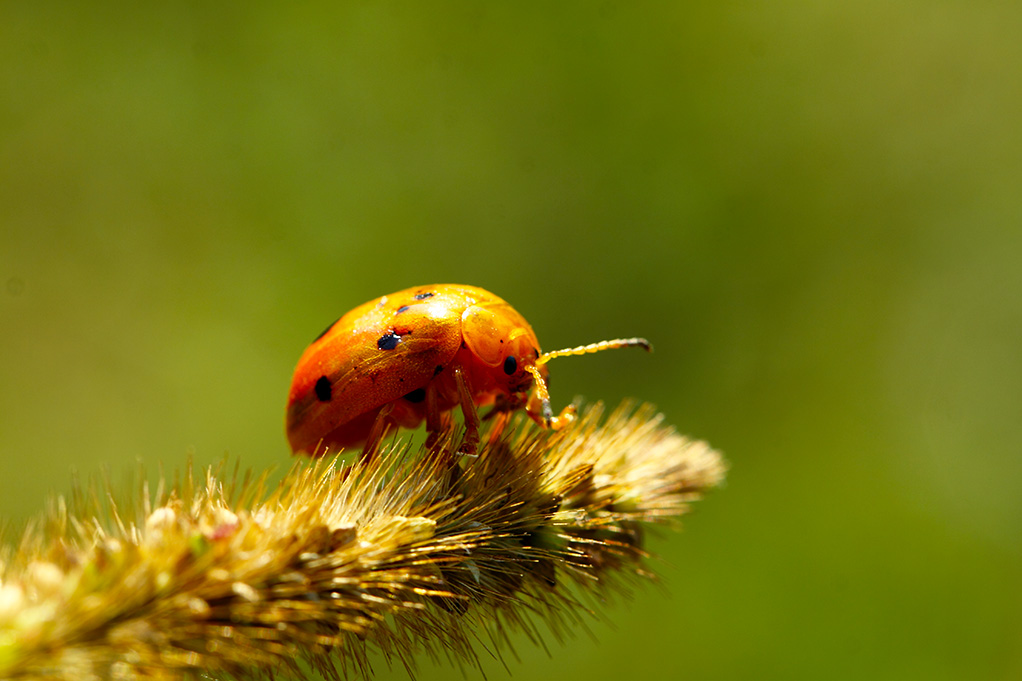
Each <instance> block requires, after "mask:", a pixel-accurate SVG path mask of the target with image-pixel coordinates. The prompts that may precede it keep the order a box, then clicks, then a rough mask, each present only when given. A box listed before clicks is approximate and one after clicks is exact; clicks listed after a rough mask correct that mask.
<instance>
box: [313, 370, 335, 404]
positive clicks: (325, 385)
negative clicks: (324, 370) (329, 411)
mask: <svg viewBox="0 0 1022 681" xmlns="http://www.w3.org/2000/svg"><path fill="white" fill-rule="evenodd" d="M315 390H316V398H317V399H319V401H320V402H329V401H330V398H331V397H333V386H331V385H330V379H329V378H327V377H326V376H320V377H319V380H318V381H316V388H315Z"/></svg>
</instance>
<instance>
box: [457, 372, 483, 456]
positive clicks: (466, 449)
mask: <svg viewBox="0 0 1022 681" xmlns="http://www.w3.org/2000/svg"><path fill="white" fill-rule="evenodd" d="M454 382H455V384H456V385H457V386H458V401H459V402H461V413H462V414H464V416H465V437H464V439H463V440H462V442H461V446H460V447H458V451H459V452H461V453H462V454H468V455H469V456H475V453H476V449H477V448H478V447H479V412H478V411H476V405H475V401H474V400H473V399H472V393H471V392H470V391H469V389H468V382H467V381H466V380H465V372H464V371H463V370H462V368H461V367H460V366H455V367H454Z"/></svg>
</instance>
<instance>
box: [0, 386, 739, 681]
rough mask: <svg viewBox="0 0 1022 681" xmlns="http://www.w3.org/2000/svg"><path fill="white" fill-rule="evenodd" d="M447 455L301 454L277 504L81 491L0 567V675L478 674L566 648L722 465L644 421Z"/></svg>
mask: <svg viewBox="0 0 1022 681" xmlns="http://www.w3.org/2000/svg"><path fill="white" fill-rule="evenodd" d="M483 441H484V442H486V441H487V440H486V438H485V434H484V438H483ZM456 446H457V440H456V439H454V440H452V439H448V440H447V441H444V442H441V443H440V445H439V446H437V447H435V448H434V449H433V450H418V451H411V450H408V449H407V448H406V447H404V446H401V445H393V446H391V447H390V448H387V447H384V448H382V449H381V451H380V452H379V453H378V454H377V455H376V456H374V457H370V458H366V459H361V460H355V461H354V462H349V463H345V462H344V460H343V459H338V458H331V457H324V458H322V459H319V460H312V461H310V460H303V461H301V462H299V463H298V464H296V465H295V466H294V468H292V470H291V471H290V472H289V473H288V474H287V476H286V478H285V480H284V481H283V482H282V483H281V484H280V485H279V486H274V487H273V488H269V486H268V485H267V483H266V477H265V475H264V476H261V477H257V478H255V479H249V478H247V477H244V478H241V479H239V478H240V474H239V472H238V470H237V469H235V470H234V472H233V474H232V473H231V472H230V471H227V470H225V466H223V465H221V466H219V467H212V468H210V469H208V470H206V471H204V472H202V473H201V474H200V475H198V476H194V475H193V473H192V471H191V469H190V468H189V469H188V470H187V471H186V472H185V475H184V477H183V479H181V480H179V481H177V482H176V483H174V484H168V485H164V483H161V484H160V486H159V487H158V488H157V489H156V490H149V489H148V488H147V487H146V486H145V484H144V483H143V485H142V488H141V489H140V490H139V491H138V493H137V494H136V495H135V498H134V500H133V503H132V504H130V505H129V506H130V507H129V506H121V507H119V506H118V505H117V504H116V503H115V502H114V501H113V499H114V498H115V495H113V494H111V493H110V489H109V485H108V486H107V488H106V489H102V488H95V487H93V488H92V489H91V490H89V489H83V488H81V487H80V486H79V487H78V488H76V491H75V493H74V494H73V495H72V500H71V502H70V503H67V502H65V501H64V500H63V499H57V500H55V501H54V502H53V503H52V504H51V508H50V509H49V511H48V513H47V514H46V515H45V516H44V517H43V518H42V519H41V520H40V521H38V522H37V523H36V524H34V525H33V526H31V527H30V528H29V529H28V530H26V532H25V534H24V536H23V537H22V540H21V542H20V544H19V545H18V546H16V547H9V548H7V549H4V551H3V553H2V554H0V679H68V680H70V679H75V680H76V681H77V680H89V679H106V678H113V679H180V678H224V677H236V678H263V677H266V678H269V677H273V678H290V677H293V678H299V677H301V674H302V672H301V667H300V663H299V661H304V662H305V663H306V664H308V665H310V666H311V667H312V668H313V669H316V670H317V671H319V672H320V673H322V674H324V675H325V676H326V677H328V678H344V677H350V676H352V675H355V676H363V677H367V678H368V677H371V676H372V673H373V670H372V669H371V668H370V665H369V654H370V653H371V652H375V653H378V654H380V655H381V656H382V657H383V658H384V659H386V660H387V661H388V662H391V663H394V662H396V663H399V664H401V665H403V666H404V667H406V668H407V669H408V670H409V671H411V670H412V669H413V668H414V666H415V661H416V659H417V658H418V657H419V656H421V655H423V654H425V655H427V656H429V657H431V658H433V659H440V660H448V661H450V662H452V663H456V664H465V663H467V664H468V665H476V664H477V663H478V659H477V647H478V646H479V645H480V644H478V643H475V641H477V640H482V641H489V642H490V643H486V644H484V645H487V646H488V647H490V648H491V649H492V648H496V649H500V648H502V647H504V646H505V645H506V644H507V643H508V636H509V634H510V633H511V632H514V631H523V632H525V633H526V634H527V635H528V636H529V637H530V638H531V639H532V640H534V641H536V642H541V641H542V633H543V632H544V631H547V630H548V631H550V632H551V633H552V634H553V635H554V636H557V637H559V636H561V635H562V634H568V633H570V631H571V629H572V628H573V627H575V626H576V625H577V624H578V622H579V620H580V619H581V618H584V617H585V616H586V615H587V614H588V613H589V609H588V608H587V607H586V606H585V605H584V603H583V601H586V598H587V597H589V596H591V597H592V598H591V602H592V603H598V602H599V600H600V599H601V598H602V597H603V596H606V595H607V593H608V592H609V591H613V590H616V589H620V588H622V587H626V586H627V585H628V583H629V579H630V578H635V577H648V576H650V575H649V573H648V572H647V568H646V566H645V558H646V554H645V553H644V551H643V545H642V544H643V541H642V536H643V534H642V528H643V526H644V525H646V524H649V523H663V522H666V521H670V520H672V519H675V518H677V517H679V516H681V515H682V514H684V513H685V512H686V510H687V508H688V504H689V503H690V502H692V501H695V500H696V499H698V498H699V497H700V496H701V495H702V494H703V493H704V492H705V491H707V490H708V489H710V488H712V487H714V486H716V485H718V484H719V483H720V482H721V481H722V480H723V477H724V470H725V464H724V462H723V460H722V458H721V457H720V455H719V454H718V453H717V452H716V451H714V450H713V449H711V448H710V447H709V446H708V445H706V444H705V443H703V442H698V441H693V440H689V439H687V438H685V437H683V436H681V435H679V434H678V433H676V432H675V431H674V430H673V429H672V428H671V427H669V426H667V425H665V424H664V423H663V419H662V417H661V416H660V415H659V414H657V413H656V412H655V411H654V410H653V408H652V407H650V406H648V405H644V406H639V407H635V406H634V405H630V404H626V405H622V406H621V407H620V408H618V409H617V410H615V411H614V412H613V413H612V414H611V415H610V416H609V417H608V418H607V419H606V420H604V419H603V414H602V408H601V407H600V406H599V405H596V406H593V407H591V408H589V409H588V410H586V412H585V413H584V415H583V416H582V418H580V419H579V420H578V422H576V423H575V424H574V425H573V426H571V427H569V428H566V429H563V430H561V431H558V432H549V431H540V430H538V429H536V428H535V427H533V426H531V425H530V424H529V423H527V422H525V421H519V422H518V423H517V425H516V426H515V427H513V428H511V429H509V430H508V431H506V432H505V433H504V434H503V436H501V437H500V438H499V439H497V440H496V441H495V442H490V443H488V444H486V445H484V446H483V447H482V448H481V450H480V452H479V454H478V456H475V457H462V458H460V459H458V458H457V457H455V456H454V455H453V454H452V452H453V451H454V449H455V448H456ZM586 602H588V601H586ZM541 625H545V627H543V626H541Z"/></svg>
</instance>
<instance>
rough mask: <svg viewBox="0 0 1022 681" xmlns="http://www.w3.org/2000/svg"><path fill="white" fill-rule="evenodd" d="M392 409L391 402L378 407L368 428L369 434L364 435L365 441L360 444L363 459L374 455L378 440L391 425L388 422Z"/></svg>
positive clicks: (378, 443)
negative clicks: (371, 424) (374, 417)
mask: <svg viewBox="0 0 1022 681" xmlns="http://www.w3.org/2000/svg"><path fill="white" fill-rule="evenodd" d="M393 409H394V405H393V404H387V405H384V406H383V407H381V408H380V412H379V413H378V414H377V415H376V420H375V421H373V426H372V428H370V429H369V435H367V436H366V443H365V445H363V446H362V458H363V459H370V458H372V457H373V456H375V455H376V451H377V450H378V449H379V447H380V441H381V440H383V437H384V436H385V435H386V434H387V431H389V430H391V428H392V427H393V426H392V424H391V423H390V412H391V411H393Z"/></svg>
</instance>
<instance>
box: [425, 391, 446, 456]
mask: <svg viewBox="0 0 1022 681" xmlns="http://www.w3.org/2000/svg"><path fill="white" fill-rule="evenodd" d="M445 430H446V426H445V424H444V418H443V415H442V414H441V413H440V405H439V404H438V402H437V394H436V385H435V384H433V383H430V384H429V385H427V386H426V433H427V435H426V449H433V448H434V447H435V446H436V443H437V442H438V441H439V440H440V435H441V434H442V433H443V432H444V431H445Z"/></svg>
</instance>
